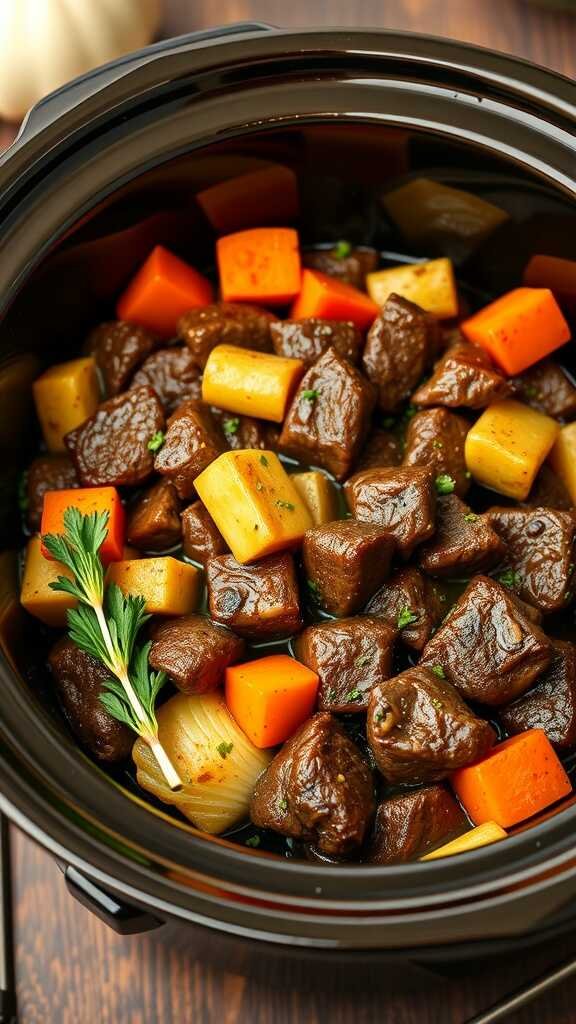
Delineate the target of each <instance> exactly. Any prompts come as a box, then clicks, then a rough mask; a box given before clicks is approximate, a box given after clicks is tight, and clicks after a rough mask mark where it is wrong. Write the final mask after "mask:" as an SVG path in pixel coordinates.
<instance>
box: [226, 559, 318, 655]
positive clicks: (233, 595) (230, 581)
mask: <svg viewBox="0 0 576 1024" xmlns="http://www.w3.org/2000/svg"><path fill="white" fill-rule="evenodd" d="M206 578H207V584H208V604H209V609H210V615H211V617H212V618H213V619H214V620H215V621H216V622H220V623H222V624H223V625H225V626H229V627H230V628H231V629H233V630H234V632H235V633H238V634H239V635H240V636H243V637H246V639H247V640H272V639H281V638H282V637H287V636H291V635H292V634H293V633H298V632H299V630H300V629H301V628H302V618H301V615H300V601H299V595H298V584H297V582H296V571H295V568H294V560H293V558H292V555H288V554H282V555H271V556H270V557H269V558H262V559H261V560H260V561H259V562H257V563H256V564H255V565H240V563H239V562H237V561H236V559H235V558H234V557H233V556H232V555H221V556H220V557H219V558H211V559H210V561H209V562H208V564H207V566H206Z"/></svg>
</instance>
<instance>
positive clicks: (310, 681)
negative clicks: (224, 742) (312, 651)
mask: <svg viewBox="0 0 576 1024" xmlns="http://www.w3.org/2000/svg"><path fill="white" fill-rule="evenodd" d="M318 682H319V680H318V676H317V675H316V673H315V672H312V671H311V669H309V668H306V666H305V665H301V664H300V662H299V661H295V660H294V658H290V657H288V655H287V654H271V655H270V656H269V657H267V658H257V659H256V661H247V662H245V663H244V664H243V665H233V666H232V667H231V668H227V669H226V703H227V705H228V709H229V711H230V713H231V714H232V716H233V717H234V718H235V719H236V721H237V723H238V725H239V726H240V728H241V729H242V730H243V731H244V732H245V733H246V735H247V736H248V738H249V739H250V740H252V743H253V744H254V745H255V746H256V747H260V748H264V747H275V746H276V745H277V744H278V743H283V742H284V740H287V739H288V738H289V737H290V736H291V735H292V733H294V732H295V731H296V729H297V728H298V726H299V725H301V724H302V722H305V721H306V719H307V718H308V717H309V715H311V714H312V711H313V710H314V705H315V703H316V695H317V692H318Z"/></svg>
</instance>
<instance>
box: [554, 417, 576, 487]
mask: <svg viewBox="0 0 576 1024" xmlns="http://www.w3.org/2000/svg"><path fill="white" fill-rule="evenodd" d="M550 464H551V466H552V469H553V470H555V472H556V473H557V474H558V476H559V477H560V479H561V481H562V483H563V484H564V487H565V488H566V490H567V491H568V494H569V495H570V498H571V499H572V502H573V504H574V505H576V423H569V424H568V425H567V426H566V427H562V428H561V430H560V433H559V434H558V437H557V438H556V442H555V444H554V447H553V449H552V451H551V452H550Z"/></svg>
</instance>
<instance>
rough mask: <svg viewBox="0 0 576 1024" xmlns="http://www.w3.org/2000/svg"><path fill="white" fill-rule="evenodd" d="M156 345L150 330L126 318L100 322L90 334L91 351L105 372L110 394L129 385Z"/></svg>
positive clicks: (107, 392)
mask: <svg viewBox="0 0 576 1024" xmlns="http://www.w3.org/2000/svg"><path fill="white" fill-rule="evenodd" d="M156 345H157V341H156V339H155V338H154V336H153V335H152V334H150V332H149V331H146V330H145V329H144V328H143V327H139V326H138V325H137V324H129V323H126V322H125V321H124V320H113V321H112V322H111V323H106V324H100V326H99V327H96V329H95V330H93V331H92V333H91V334H90V335H89V337H88V343H87V347H88V351H89V352H91V353H92V355H93V356H94V358H95V360H96V364H97V366H98V367H99V368H100V370H101V371H102V376H103V378H104V386H105V388H106V394H107V395H108V396H109V397H112V395H117V394H118V393H119V392H120V391H124V390H125V388H127V387H128V384H129V382H130V378H131V376H132V374H133V373H134V371H135V370H136V369H137V367H138V366H140V363H142V362H144V360H145V359H146V356H149V355H150V353H151V352H152V351H153V350H154V349H155V348H156ZM145 383H147V381H146V382H145Z"/></svg>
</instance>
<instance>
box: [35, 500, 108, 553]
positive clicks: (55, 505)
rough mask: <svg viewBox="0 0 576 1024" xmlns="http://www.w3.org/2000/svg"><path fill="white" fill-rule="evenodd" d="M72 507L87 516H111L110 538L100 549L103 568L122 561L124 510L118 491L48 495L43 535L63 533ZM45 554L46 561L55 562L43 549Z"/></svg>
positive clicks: (43, 515)
mask: <svg viewBox="0 0 576 1024" xmlns="http://www.w3.org/2000/svg"><path fill="white" fill-rule="evenodd" d="M71 506H73V507H74V508H77V509H79V510H80V512H82V514H83V515H85V516H88V515H91V513H92V512H108V534H107V536H106V539H105V540H104V543H103V545H102V547H101V548H100V557H101V559H102V562H103V563H104V565H107V564H108V562H117V561H118V560H119V559H120V558H122V553H123V549H124V521H125V516H124V506H123V505H122V502H121V501H120V495H119V494H118V491H117V490H116V488H115V487H79V488H77V489H75V490H67V491H46V494H45V495H44V506H43V508H42V523H41V528H40V532H41V534H42V535H44V534H46V533H64V513H65V511H66V509H67V508H70V507H71ZM42 554H43V555H44V558H48V559H49V560H50V561H52V556H51V555H49V554H48V552H47V550H46V548H45V547H44V545H42Z"/></svg>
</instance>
